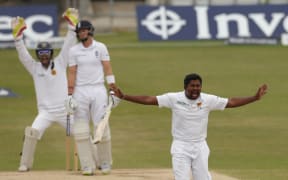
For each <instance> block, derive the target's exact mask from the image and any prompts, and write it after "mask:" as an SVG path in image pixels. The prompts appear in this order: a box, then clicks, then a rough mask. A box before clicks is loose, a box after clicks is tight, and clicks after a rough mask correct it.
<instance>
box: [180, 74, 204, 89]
mask: <svg viewBox="0 0 288 180" xmlns="http://www.w3.org/2000/svg"><path fill="white" fill-rule="evenodd" d="M192 80H199V81H200V84H201V85H202V78H201V76H200V75H198V74H196V73H192V74H188V75H186V76H185V78H184V88H186V87H187V86H188V84H189V82H190V81H192Z"/></svg>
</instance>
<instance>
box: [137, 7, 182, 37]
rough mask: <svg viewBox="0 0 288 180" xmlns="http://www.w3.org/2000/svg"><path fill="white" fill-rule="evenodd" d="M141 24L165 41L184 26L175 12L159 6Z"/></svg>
mask: <svg viewBox="0 0 288 180" xmlns="http://www.w3.org/2000/svg"><path fill="white" fill-rule="evenodd" d="M141 24H142V25H143V26H146V27H147V29H148V30H149V31H150V32H151V33H153V34H155V35H158V36H161V38H162V39H165V40H166V39H168V36H169V35H174V34H176V33H178V32H179V31H180V30H181V28H182V26H184V25H185V24H186V20H183V19H181V17H180V16H179V15H178V14H177V13H176V12H174V11H172V10H167V9H166V8H165V7H164V6H160V8H159V9H158V10H155V11H152V12H151V13H149V14H148V15H147V17H146V19H145V20H143V21H141Z"/></svg>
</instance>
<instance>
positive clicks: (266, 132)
mask: <svg viewBox="0 0 288 180" xmlns="http://www.w3.org/2000/svg"><path fill="white" fill-rule="evenodd" d="M97 38H98V40H99V41H102V42H104V43H106V44H107V45H108V48H109V51H110V55H111V58H112V65H113V71H114V74H115V75H116V80H117V84H118V86H120V87H121V88H122V90H123V91H124V92H126V93H129V94H143V95H144V94H147V95H158V94H161V93H164V92H170V91H180V90H182V89H183V78H184V76H185V75H186V74H187V73H191V72H197V73H199V74H201V75H202V77H203V91H204V92H208V93H213V94H216V95H219V96H224V97H231V96H250V95H253V94H254V93H255V92H256V90H257V88H258V86H259V85H260V84H262V83H267V84H268V85H269V92H268V94H267V95H266V96H265V97H264V99H263V100H262V101H259V102H257V103H254V104H250V105H248V106H245V107H240V108H237V109H227V110H225V111H223V112H212V113H211V114H210V121H209V127H208V128H209V129H208V139H207V140H208V144H209V147H210V150H211V156H210V161H209V166H210V169H211V170H214V171H218V172H222V173H225V174H228V175H231V176H234V177H237V178H239V179H245V180H246V179H251V180H252V179H253V180H254V179H261V180H271V179H283V180H284V179H288V171H287V168H288V156H287V152H288V141H287V139H288V131H287V127H288V121H287V117H288V111H287V102H288V96H287V89H288V83H287V82H286V81H287V80H286V79H287V75H288V73H287V67H288V61H287V57H288V53H287V52H288V51H287V47H281V46H225V45H224V44H223V43H222V42H157V43H155V42H142V43H139V42H138V41H137V37H136V35H135V34H131V33H127V34H126V33H123V34H122V33H120V34H111V35H103V36H99V37H97ZM0 52H1V60H0V76H1V78H0V87H7V88H10V89H12V90H13V91H14V92H16V93H17V94H19V95H20V97H18V98H1V99H0V107H1V108H0V147H1V150H0V170H2V171H7V170H12V171H13V170H16V169H17V167H18V163H19V158H20V157H19V152H20V151H21V148H22V137H23V132H24V128H25V126H28V125H31V123H32V121H33V119H34V118H35V116H36V114H37V111H36V101H35V95H34V87H33V82H32V79H31V78H30V76H29V75H28V73H27V72H26V70H25V69H24V67H23V66H22V65H21V64H20V62H19V61H18V58H17V54H16V51H15V50H14V49H10V50H0ZM32 53H34V52H32ZM56 54H57V53H56ZM110 122H111V128H112V140H113V142H112V143H113V144H112V145H113V159H114V168H169V167H171V162H170V161H171V158H170V154H169V148H170V144H171V135H170V128H171V114H170V111H169V110H168V109H159V108H157V107H153V106H143V105H137V104H132V103H129V102H121V105H120V106H119V107H117V108H116V109H114V111H113V113H112V117H111V120H110ZM64 140H65V131H64V130H63V129H62V128H61V127H59V126H58V125H54V126H52V127H51V128H49V129H48V130H47V131H46V133H45V135H44V137H43V139H42V141H40V142H39V143H38V146H37V150H36V155H35V163H34V169H36V170H46V169H50V170H57V169H64V168H65V143H64Z"/></svg>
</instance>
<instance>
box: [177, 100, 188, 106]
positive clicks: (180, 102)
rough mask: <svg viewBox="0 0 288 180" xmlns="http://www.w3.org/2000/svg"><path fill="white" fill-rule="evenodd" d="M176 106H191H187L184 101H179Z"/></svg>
mask: <svg viewBox="0 0 288 180" xmlns="http://www.w3.org/2000/svg"><path fill="white" fill-rule="evenodd" d="M176 104H179V105H182V106H189V105H190V104H187V103H185V102H183V101H177V102H176Z"/></svg>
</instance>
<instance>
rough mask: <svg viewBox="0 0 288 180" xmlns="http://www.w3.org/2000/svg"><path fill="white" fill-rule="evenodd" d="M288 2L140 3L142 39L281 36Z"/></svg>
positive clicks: (287, 27)
mask: <svg viewBox="0 0 288 180" xmlns="http://www.w3.org/2000/svg"><path fill="white" fill-rule="evenodd" d="M287 15H288V5H251V6H142V5H141V6H138V7H137V25H138V37H139V39H140V40H204V39H205V40H206V39H227V38H229V37H245V38H280V36H281V34H282V33H287V32H288V18H287Z"/></svg>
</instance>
